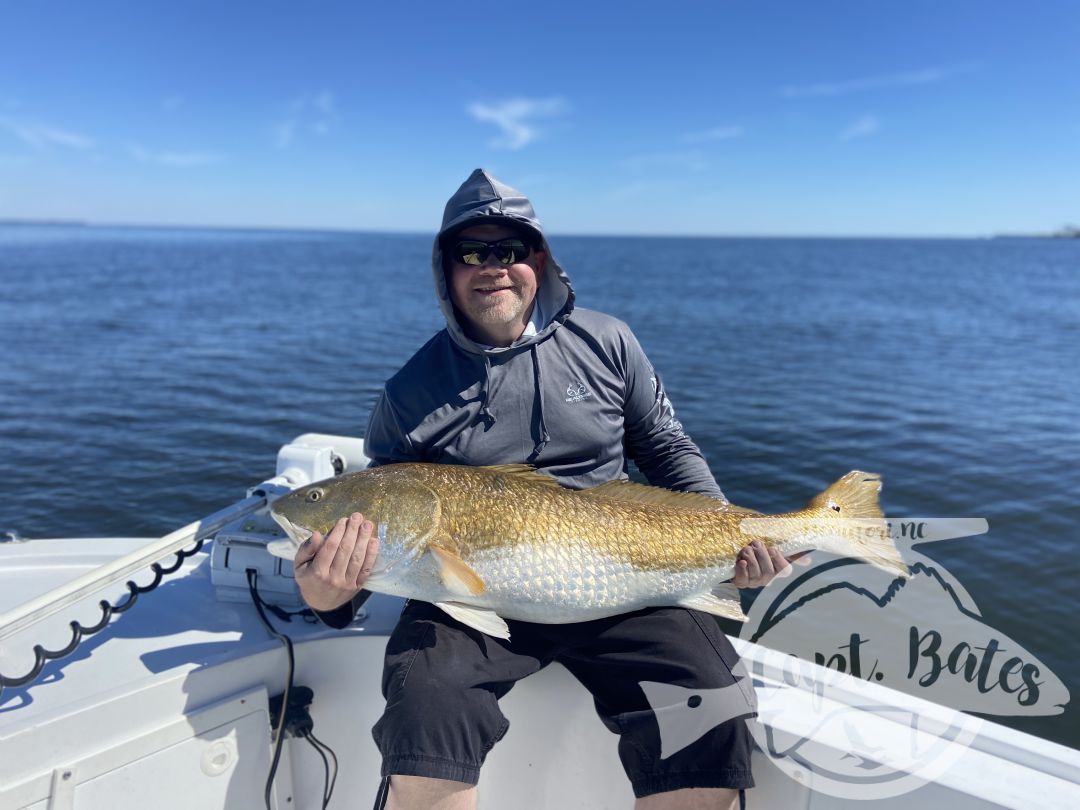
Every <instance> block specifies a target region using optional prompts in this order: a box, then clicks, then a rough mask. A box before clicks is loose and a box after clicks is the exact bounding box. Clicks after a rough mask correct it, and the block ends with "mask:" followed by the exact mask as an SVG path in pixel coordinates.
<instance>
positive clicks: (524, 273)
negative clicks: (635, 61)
mask: <svg viewBox="0 0 1080 810" xmlns="http://www.w3.org/2000/svg"><path fill="white" fill-rule="evenodd" d="M520 238H521V235H520V233H519V232H517V231H515V230H514V229H513V228H509V227H506V226H503V225H496V224H491V223H487V224H484V225H473V226H472V227H469V228H465V229H464V230H462V231H461V232H460V233H458V234H457V236H456V237H455V239H454V242H455V243H456V242H460V241H462V240H467V239H476V240H479V241H481V242H498V241H499V240H501V239H520ZM526 241H527V240H526ZM545 259H546V256H545V254H544V252H543V251H539V250H533V251H531V252H530V253H529V255H528V256H527V257H525V258H524V259H522V260H521V261H517V262H514V263H513V264H509V265H505V264H501V263H500V262H499V260H498V259H497V258H495V256H494V253H492V254H490V255H489V256H488V257H487V260H486V261H485V262H484V263H483V264H481V265H471V264H464V263H463V262H459V261H456V260H455V259H453V258H451V259H450V260H449V263H448V265H447V267H448V268H449V272H447V274H446V278H447V281H448V282H449V287H450V300H451V301H452V302H453V303H454V306H455V307H457V310H458V312H459V313H460V314H461V316H462V317H463V318H464V320H465V322H464V323H462V327H463V328H464V329H465V332H466V333H467V334H468V335H469V336H470V337H471V338H473V339H475V340H477V341H479V342H481V343H486V344H488V345H490V346H509V345H510V344H511V343H513V342H514V341H515V340H517V339H518V338H519V337H521V333H522V332H524V331H525V327H526V326H527V325H528V323H529V318H530V317H531V315H532V309H533V302H534V301H535V300H536V292H537V290H538V289H539V287H540V276H541V274H542V273H543V271H544V261H545Z"/></svg>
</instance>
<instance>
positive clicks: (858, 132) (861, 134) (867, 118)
mask: <svg viewBox="0 0 1080 810" xmlns="http://www.w3.org/2000/svg"><path fill="white" fill-rule="evenodd" d="M880 129H881V122H880V121H879V120H878V119H877V116H873V115H864V116H862V117H861V118H859V120H857V121H856V122H855V123H853V124H852V125H851V126H849V127H848V128H847V129H845V130H844V131H843V132H841V133H840V140H842V141H850V140H853V139H855V138H865V137H867V136H868V135H873V134H874V133H876V132H878V131H879V130H880Z"/></svg>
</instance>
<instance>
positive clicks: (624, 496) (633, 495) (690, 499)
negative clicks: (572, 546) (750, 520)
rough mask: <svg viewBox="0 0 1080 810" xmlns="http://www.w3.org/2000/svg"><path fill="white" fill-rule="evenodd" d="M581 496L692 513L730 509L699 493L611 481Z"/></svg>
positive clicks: (722, 502)
mask: <svg viewBox="0 0 1080 810" xmlns="http://www.w3.org/2000/svg"><path fill="white" fill-rule="evenodd" d="M579 494H580V495H583V496H585V497H586V498H603V499H607V500H612V501H627V502H629V503H644V504H649V505H650V506H666V507H668V508H671V509H687V510H690V511H692V512H724V511H727V509H728V504H727V502H726V501H721V500H718V499H716V498H712V497H710V496H708V495H702V494H701V493H699V492H675V491H673V490H670V489H664V488H662V487H650V486H647V485H645V484H635V483H633V482H632V481H611V482H609V483H607V484H601V485H600V486H598V487H593V488H592V489H583V490H581V491H580V493H579Z"/></svg>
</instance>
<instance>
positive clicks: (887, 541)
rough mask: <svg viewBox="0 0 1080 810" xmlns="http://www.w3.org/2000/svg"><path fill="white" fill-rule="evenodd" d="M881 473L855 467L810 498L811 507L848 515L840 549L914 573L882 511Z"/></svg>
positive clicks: (899, 573)
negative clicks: (891, 533)
mask: <svg viewBox="0 0 1080 810" xmlns="http://www.w3.org/2000/svg"><path fill="white" fill-rule="evenodd" d="M880 492H881V476H880V475H878V474H877V473H866V472H862V471H860V470H852V471H851V472H849V473H848V474H847V475H845V476H844V477H843V478H840V479H839V480H838V481H836V482H835V483H834V484H832V485H831V486H830V487H829V488H828V489H826V490H825V491H824V492H822V493H821V494H820V495H818V496H817V497H815V498H814V499H813V500H812V501H810V504H809V506H810V508H817V509H827V510H829V511H830V512H832V513H833V515H834V516H835V517H838V518H842V519H846V520H847V521H848V523H847V525H845V526H844V528H843V529H842V530H841V531H840V532H839V533H838V535H837V537H836V540H835V541H834V543H835V545H833V544H830V545H832V546H833V547H832V548H830V549H829V550H830V551H836V552H838V553H840V554H845V555H847V556H850V557H855V558H856V559H860V560H863V561H864V562H867V563H870V565H873V566H875V567H877V568H880V569H881V570H883V571H887V572H888V573H890V574H893V575H895V576H900V577H904V578H905V579H906V578H907V577H909V576H910V575H911V572H910V571H909V570H908V567H907V563H905V562H904V559H903V557H901V556H900V551H899V550H898V549H897V548H896V544H895V543H894V542H893V539H892V537H891V535H890V534H889V525H888V523H887V522H886V521H885V516H884V515H883V514H882V513H881V504H880V502H879V500H878V493H880Z"/></svg>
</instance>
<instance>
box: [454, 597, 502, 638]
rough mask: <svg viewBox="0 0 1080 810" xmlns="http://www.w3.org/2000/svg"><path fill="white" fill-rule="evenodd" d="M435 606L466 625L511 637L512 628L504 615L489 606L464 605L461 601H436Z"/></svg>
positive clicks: (499, 636)
mask: <svg viewBox="0 0 1080 810" xmlns="http://www.w3.org/2000/svg"><path fill="white" fill-rule="evenodd" d="M435 606H436V607H438V608H442V609H443V610H444V611H445V612H446V613H447V615H449V616H453V617H454V618H455V619H457V620H458V621H459V622H461V623H462V624H464V625H468V626H469V627H471V628H473V629H474V630H479V631H480V632H481V633H487V634H488V635H489V636H494V637H495V638H505V639H509V638H510V628H509V627H508V626H507V624H506V622H505V621H503V618H502V616H500V615H499V614H498V613H496V612H495V611H494V610H489V609H488V608H481V607H475V606H474V605H463V604H461V602H436V603H435Z"/></svg>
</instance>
